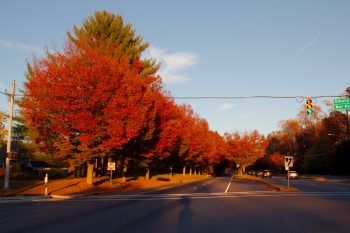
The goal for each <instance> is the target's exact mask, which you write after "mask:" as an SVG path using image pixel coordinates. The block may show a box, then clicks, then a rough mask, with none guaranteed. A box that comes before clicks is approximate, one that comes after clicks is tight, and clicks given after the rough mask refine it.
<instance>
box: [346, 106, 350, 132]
mask: <svg viewBox="0 0 350 233" xmlns="http://www.w3.org/2000/svg"><path fill="white" fill-rule="evenodd" d="M346 135H347V136H348V137H350V126H349V110H346Z"/></svg>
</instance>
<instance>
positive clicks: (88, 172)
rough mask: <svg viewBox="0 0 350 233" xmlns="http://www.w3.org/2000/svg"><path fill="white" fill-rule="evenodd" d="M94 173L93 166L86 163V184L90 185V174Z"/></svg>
mask: <svg viewBox="0 0 350 233" xmlns="http://www.w3.org/2000/svg"><path fill="white" fill-rule="evenodd" d="M93 171H94V165H93V164H90V163H88V164H87V174H86V183H88V184H92V174H93Z"/></svg>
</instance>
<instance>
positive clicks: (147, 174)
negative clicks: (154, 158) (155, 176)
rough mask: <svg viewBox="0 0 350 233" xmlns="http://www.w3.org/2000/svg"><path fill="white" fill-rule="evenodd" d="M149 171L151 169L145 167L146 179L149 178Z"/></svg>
mask: <svg viewBox="0 0 350 233" xmlns="http://www.w3.org/2000/svg"><path fill="white" fill-rule="evenodd" d="M150 171H151V169H150V168H149V167H146V180H149V178H150V176H149V175H150Z"/></svg>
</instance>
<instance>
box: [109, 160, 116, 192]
mask: <svg viewBox="0 0 350 233" xmlns="http://www.w3.org/2000/svg"><path fill="white" fill-rule="evenodd" d="M107 170H108V171H111V174H110V180H109V187H110V188H111V187H112V172H113V171H114V170H115V162H108V166H107Z"/></svg>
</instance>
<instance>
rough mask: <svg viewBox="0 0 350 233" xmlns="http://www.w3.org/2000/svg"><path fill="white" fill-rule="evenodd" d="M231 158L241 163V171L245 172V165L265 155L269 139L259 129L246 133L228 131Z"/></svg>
mask: <svg viewBox="0 0 350 233" xmlns="http://www.w3.org/2000/svg"><path fill="white" fill-rule="evenodd" d="M225 140H226V142H227V144H228V154H229V159H230V160H232V161H234V162H235V163H236V164H238V165H239V168H240V170H239V172H243V173H244V172H245V167H246V166H249V165H251V164H253V163H254V162H255V161H256V160H257V159H258V158H261V157H263V156H264V155H265V151H266V148H267V146H268V141H267V139H266V138H265V137H264V136H263V135H261V134H259V132H258V131H256V130H254V131H252V132H245V133H242V134H240V133H238V132H236V133H226V134H225Z"/></svg>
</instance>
